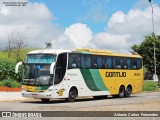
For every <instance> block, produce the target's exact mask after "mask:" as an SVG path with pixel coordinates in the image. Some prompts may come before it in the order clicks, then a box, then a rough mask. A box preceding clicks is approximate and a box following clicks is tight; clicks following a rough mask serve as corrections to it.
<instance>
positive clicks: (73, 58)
mask: <svg viewBox="0 0 160 120" xmlns="http://www.w3.org/2000/svg"><path fill="white" fill-rule="evenodd" d="M79 65H80V61H79V55H78V54H69V68H78V67H79Z"/></svg>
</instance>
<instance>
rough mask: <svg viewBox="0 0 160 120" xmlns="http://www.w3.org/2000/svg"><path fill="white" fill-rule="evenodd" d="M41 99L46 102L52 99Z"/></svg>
mask: <svg viewBox="0 0 160 120" xmlns="http://www.w3.org/2000/svg"><path fill="white" fill-rule="evenodd" d="M41 100H42V102H45V103H47V102H49V101H50V99H45V98H42V99H41Z"/></svg>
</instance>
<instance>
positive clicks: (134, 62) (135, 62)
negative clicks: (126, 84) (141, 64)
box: [132, 59, 137, 69]
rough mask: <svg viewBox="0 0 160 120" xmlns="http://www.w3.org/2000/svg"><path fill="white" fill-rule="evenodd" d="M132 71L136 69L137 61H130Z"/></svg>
mask: <svg viewBox="0 0 160 120" xmlns="http://www.w3.org/2000/svg"><path fill="white" fill-rule="evenodd" d="M132 69H137V60H136V59H132Z"/></svg>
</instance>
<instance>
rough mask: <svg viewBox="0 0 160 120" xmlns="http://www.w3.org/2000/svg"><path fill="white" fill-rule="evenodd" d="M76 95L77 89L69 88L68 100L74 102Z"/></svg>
mask: <svg viewBox="0 0 160 120" xmlns="http://www.w3.org/2000/svg"><path fill="white" fill-rule="evenodd" d="M76 97H77V91H76V89H75V88H71V89H70V91H69V96H68V99H67V101H68V102H75V101H76Z"/></svg>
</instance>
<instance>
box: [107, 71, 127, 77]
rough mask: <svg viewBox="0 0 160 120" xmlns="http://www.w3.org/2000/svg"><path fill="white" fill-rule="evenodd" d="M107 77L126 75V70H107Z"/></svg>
mask: <svg viewBox="0 0 160 120" xmlns="http://www.w3.org/2000/svg"><path fill="white" fill-rule="evenodd" d="M106 77H126V72H106Z"/></svg>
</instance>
